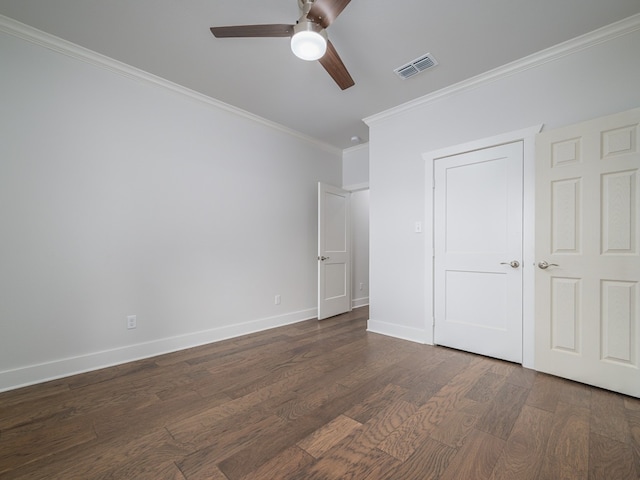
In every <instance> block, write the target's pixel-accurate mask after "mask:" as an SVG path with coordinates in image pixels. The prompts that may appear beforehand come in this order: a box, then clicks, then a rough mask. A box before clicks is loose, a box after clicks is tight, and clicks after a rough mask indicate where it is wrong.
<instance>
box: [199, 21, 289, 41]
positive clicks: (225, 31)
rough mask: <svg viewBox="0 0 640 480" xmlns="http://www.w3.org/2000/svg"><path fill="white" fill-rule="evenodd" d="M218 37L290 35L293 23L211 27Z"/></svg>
mask: <svg viewBox="0 0 640 480" xmlns="http://www.w3.org/2000/svg"><path fill="white" fill-rule="evenodd" d="M211 33H213V35H214V36H215V37H216V38H230V37H290V36H291V35H293V25H285V24H271V25H235V26H230V27H211Z"/></svg>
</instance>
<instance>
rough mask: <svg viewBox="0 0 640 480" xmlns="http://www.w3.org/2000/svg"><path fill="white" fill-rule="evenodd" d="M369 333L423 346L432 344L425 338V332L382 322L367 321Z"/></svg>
mask: <svg viewBox="0 0 640 480" xmlns="http://www.w3.org/2000/svg"><path fill="white" fill-rule="evenodd" d="M367 331H368V332H372V333H379V334H380V335H386V336H388V337H394V338H400V339H402V340H408V341H410V342H417V343H422V344H424V343H430V342H428V341H427V340H426V338H425V332H424V330H421V329H419V328H411V327H403V326H402V325H396V324H394V323H387V322H381V321H379V320H371V319H369V320H368V321H367Z"/></svg>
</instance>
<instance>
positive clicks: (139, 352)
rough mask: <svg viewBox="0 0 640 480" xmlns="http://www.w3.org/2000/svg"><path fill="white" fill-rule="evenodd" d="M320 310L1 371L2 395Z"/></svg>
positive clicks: (284, 322) (302, 317) (313, 314)
mask: <svg viewBox="0 0 640 480" xmlns="http://www.w3.org/2000/svg"><path fill="white" fill-rule="evenodd" d="M317 316H318V310H317V309H315V308H311V309H308V310H302V311H299V312H292V313H288V314H285V315H279V316H276V317H269V318H263V319H259V320H253V321H250V322H245V323H241V324H238V325H228V326H224V327H220V328H213V329H211V330H205V331H201V332H194V333H188V334H185V335H178V336H174V337H168V338H162V339H159V340H153V341H150V342H144V343H138V344H135V345H127V346H124V347H119V348H114V349H111V350H104V351H100V352H93V353H89V354H87V355H81V356H76V357H68V358H62V359H59V360H53V361H51V362H46V363H41V364H38V365H29V366H26V367H21V368H16V369H13V370H6V371H0V392H4V391H7V390H14V389H16V388H20V387H26V386H29V385H34V384H36V383H42V382H47V381H49V380H55V379H58V378H63V377H68V376H71V375H76V374H78V373H85V372H89V371H92V370H99V369H101V368H105V367H112V366H114V365H120V364H122V363H127V362H133V361H135V360H141V359H143V358H149V357H155V356H157V355H162V354H165V353H170V352H175V351H178V350H184V349H187V348H192V347H197V346H200V345H205V344H208V343H213V342H219V341H221V340H226V339H228V338H233V337H238V336H240V335H247V334H249V333H254V332H259V331H262V330H267V329H269V328H275V327H281V326H284V325H290V324H292V323H298V322H302V321H304V320H309V319H312V318H316V317H317Z"/></svg>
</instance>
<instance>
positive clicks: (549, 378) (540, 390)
mask: <svg viewBox="0 0 640 480" xmlns="http://www.w3.org/2000/svg"><path fill="white" fill-rule="evenodd" d="M562 382H563V380H562V379H560V378H557V377H554V376H553V375H547V374H544V373H541V374H538V375H536V378H535V380H534V382H533V387H532V388H531V392H530V394H529V397H528V398H527V405H529V406H531V407H536V408H540V409H542V410H546V411H547V412H552V413H553V412H555V410H556V405H557V404H558V401H559V400H560V388H561V386H562Z"/></svg>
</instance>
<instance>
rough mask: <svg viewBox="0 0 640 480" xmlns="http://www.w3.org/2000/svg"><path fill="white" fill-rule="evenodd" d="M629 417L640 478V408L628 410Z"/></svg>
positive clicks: (632, 444)
mask: <svg viewBox="0 0 640 480" xmlns="http://www.w3.org/2000/svg"><path fill="white" fill-rule="evenodd" d="M627 419H628V421H629V429H630V432H631V450H632V452H633V459H634V462H635V464H636V470H637V472H638V478H640V410H636V409H632V410H627Z"/></svg>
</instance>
